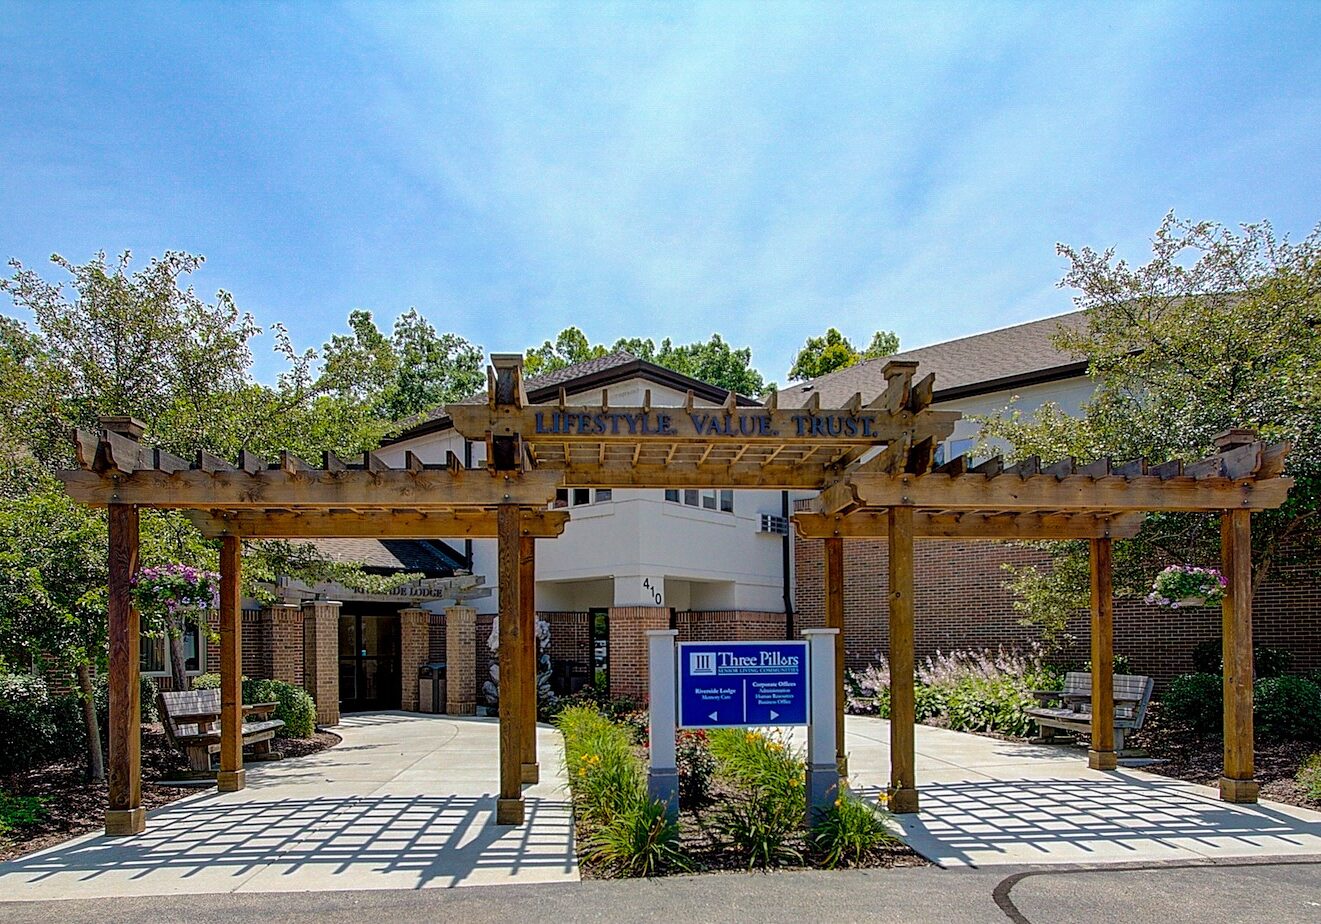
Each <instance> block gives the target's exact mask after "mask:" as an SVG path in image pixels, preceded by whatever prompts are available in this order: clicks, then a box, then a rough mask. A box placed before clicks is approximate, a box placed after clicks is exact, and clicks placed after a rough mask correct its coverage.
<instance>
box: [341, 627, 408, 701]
mask: <svg viewBox="0 0 1321 924" xmlns="http://www.w3.org/2000/svg"><path fill="white" fill-rule="evenodd" d="M399 683H400V678H399V617H398V616H397V615H391V616H367V615H362V614H360V613H353V614H346V615H342V616H340V617H339V698H340V709H341V711H343V712H362V711H364V710H369V709H398V708H399V695H400V686H399Z"/></svg>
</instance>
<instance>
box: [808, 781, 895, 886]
mask: <svg viewBox="0 0 1321 924" xmlns="http://www.w3.org/2000/svg"><path fill="white" fill-rule="evenodd" d="M897 842H898V841H897V839H896V838H895V836H894V835H893V834H892V833H891V832H890V829H889V828H887V827H886V825H885V820H884V815H883V813H882V811H881V810H880V808H879V807H878V806H874V805H872V804H870V803H867V802H864V801H863V800H862V799H859V798H858V797H857V796H855V795H853V794H852V793H850V792H848V791H845V792H843V793H842V794H841V795H840V796H839V798H837V799H836V800H835V804H834V805H832V806H831V807H830V808H829V809H828V810H827V811H826V812H825V813H824V814H823V815H822V817H820V818H818V819H817V820H816V824H815V825H814V826H813V828H812V831H811V834H810V835H809V836H808V844H809V846H810V848H811V852H812V855H813V856H814V857H815V858H816V860H817V862H818V863H820V865H822V866H824V867H825V868H826V869H836V868H838V867H841V866H860V865H862V864H864V863H868V862H870V861H872V860H874V859H876V856H877V855H878V854H879V853H880V852H881V851H882V850H884V849H885V848H887V847H892V846H894V845H895V844H896V843H897Z"/></svg>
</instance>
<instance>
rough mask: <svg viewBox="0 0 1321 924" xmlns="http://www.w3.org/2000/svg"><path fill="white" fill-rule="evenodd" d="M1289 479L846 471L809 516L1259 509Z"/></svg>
mask: <svg viewBox="0 0 1321 924" xmlns="http://www.w3.org/2000/svg"><path fill="white" fill-rule="evenodd" d="M1292 485H1293V479H1292V478H1269V479H1266V480H1262V481H1255V480H1252V479H1244V480H1241V481H1230V480H1229V479H1226V478H1208V479H1195V478H1190V477H1174V478H1168V479H1161V478H1160V477H1158V476H1153V475H1143V476H1138V477H1134V478H1123V477H1120V476H1109V477H1105V478H1092V477H1089V476H1087V475H1068V476H1065V477H1063V478H1060V477H1057V476H1054V475H1027V476H1015V475H1010V474H1002V475H997V476H995V477H991V478H981V477H974V476H970V475H942V474H936V473H932V474H928V475H882V474H859V475H850V476H847V477H845V478H844V479H842V480H841V481H838V482H836V483H835V484H832V485H830V486H829V487H827V488H826V489H825V490H824V491H822V492H821V494H820V496H819V497H818V500H817V507H816V512H817V513H827V514H829V513H840V512H845V511H848V510H851V509H854V508H856V507H864V508H865V507H901V506H909V507H932V508H939V509H945V510H949V509H958V508H968V509H983V510H985V509H992V510H1029V511H1030V510H1032V509H1033V508H1036V509H1049V510H1069V509H1075V510H1076V509H1100V510H1114V511H1121V510H1142V511H1146V510H1168V511H1206V512H1214V511H1221V510H1265V509H1270V508H1274V507H1278V506H1280V504H1282V503H1284V499H1285V497H1286V496H1287V495H1288V493H1289V488H1290V487H1291V486H1292Z"/></svg>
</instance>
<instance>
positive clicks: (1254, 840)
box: [848, 716, 1321, 866]
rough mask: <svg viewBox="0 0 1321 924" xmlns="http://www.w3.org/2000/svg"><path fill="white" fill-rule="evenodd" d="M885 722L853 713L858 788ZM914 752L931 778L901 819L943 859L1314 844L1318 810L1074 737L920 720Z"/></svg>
mask: <svg viewBox="0 0 1321 924" xmlns="http://www.w3.org/2000/svg"><path fill="white" fill-rule="evenodd" d="M887 724H888V723H886V722H885V721H883V720H880V719H868V718H864V717H857V716H850V717H849V720H848V731H849V738H848V745H849V747H850V752H851V767H852V769H853V771H854V789H855V790H856V791H858V792H859V793H860V794H863V795H866V796H870V797H876V796H878V795H880V794H881V793H882V792H884V790H885V785H884V779H885V774H886V771H887V769H888V759H887V758H888V754H887V753H886V752H887V750H888V748H887V745H886V744H885V742H886V740H887V739H888V729H887V728H886V725H887ZM917 764H918V767H919V769H920V770H922V771H925V772H924V773H923V776H924V777H925V778H926V779H927V780H929V782H927V783H926V784H925V785H924V786H923V803H922V812H921V813H920V814H912V815H898V816H895V818H896V824H897V825H898V826H899V827H900V828H901V829H902V831H903V837H904V840H905V841H907V842H908V844H909V846H911V847H912V848H913V849H914V850H916V851H918V852H919V853H921V854H922V855H923V856H925V857H926V858H927V859H929V860H931V861H933V862H935V863H938V864H940V865H942V866H990V865H1022V864H1033V865H1036V864H1065V863H1085V864H1098V863H1103V864H1113V863H1131V862H1153V861H1155V862H1168V861H1199V860H1200V861H1206V860H1211V861H1220V860H1226V859H1231V858H1242V857H1266V856H1280V857H1284V856H1299V855H1321V813H1317V812H1312V811H1308V810H1306V809H1300V808H1295V807H1293V806H1287V805H1281V804H1278V803H1271V802H1264V803H1258V804H1233V803H1227V802H1223V801H1221V800H1220V799H1219V798H1218V796H1219V794H1218V793H1217V791H1216V790H1215V789H1212V788H1211V787H1208V786H1198V785H1196V784H1192V783H1186V782H1183V781H1181V780H1174V779H1170V778H1168V777H1162V776H1157V775H1155V774H1151V773H1145V772H1142V771H1140V770H1135V769H1130V768H1120V769H1117V770H1111V771H1108V772H1101V771H1096V770H1092V769H1089V768H1088V767H1086V766H1085V765H1083V764H1082V762H1081V761H1079V760H1078V758H1077V756H1076V751H1075V750H1074V749H1072V748H1067V747H1060V746H1043V745H1029V744H1022V743H1018V742H1008V741H1001V740H998V739H992V738H984V737H981V736H977V735H969V734H962V733H959V732H951V731H948V730H944V729H937V728H927V727H922V726H919V728H918V730H917Z"/></svg>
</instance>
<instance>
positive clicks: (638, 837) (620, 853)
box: [583, 798, 692, 876]
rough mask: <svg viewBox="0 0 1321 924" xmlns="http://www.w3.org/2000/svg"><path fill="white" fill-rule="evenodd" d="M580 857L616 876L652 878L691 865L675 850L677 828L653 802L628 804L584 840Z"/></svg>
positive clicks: (641, 800)
mask: <svg viewBox="0 0 1321 924" xmlns="http://www.w3.org/2000/svg"><path fill="white" fill-rule="evenodd" d="M583 856H584V858H585V859H587V860H588V861H589V862H591V863H594V864H597V865H598V866H599V867H600V868H601V869H603V870H606V871H608V872H611V873H614V874H616V875H620V876H656V875H659V874H661V873H664V872H669V871H671V870H688V869H691V868H692V865H691V864H690V863H689V861H688V857H687V856H686V855H685V854H684V852H683V850H682V848H680V846H679V826H678V825H676V824H674V823H673V822H671V821H670V820H669V819H668V818H667V817H666V815H665V806H664V805H663V804H662V803H660V802H657V801H655V800H650V799H645V798H644V799H639V800H635V801H631V802H630V803H629V804H628V805H627V806H625V807H623V808H622V810H621V811H619V812H618V813H616V814H615V815H614V816H613V817H612V818H610V819H609V820H608V821H606V822H605V823H604V824H603V825H601V827H599V828H598V829H597V830H596V831H595V832H593V833H592V834H591V835H589V836H588V837H587V840H586V844H585V849H584V851H583Z"/></svg>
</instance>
